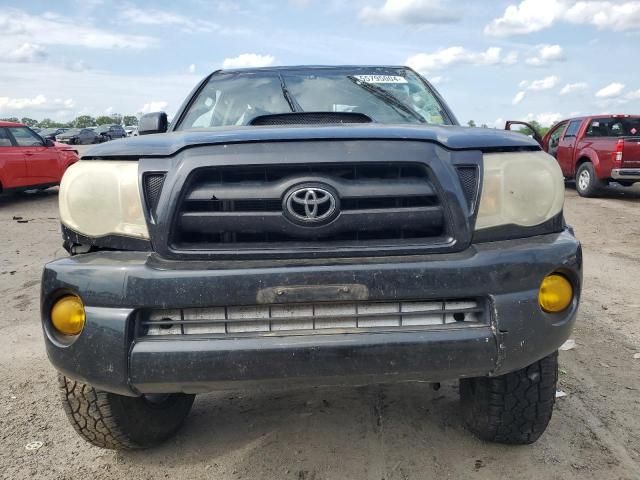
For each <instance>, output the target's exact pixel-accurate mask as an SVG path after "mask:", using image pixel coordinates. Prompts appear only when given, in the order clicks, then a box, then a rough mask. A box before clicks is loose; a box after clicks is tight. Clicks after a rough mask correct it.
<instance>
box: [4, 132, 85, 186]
mask: <svg viewBox="0 0 640 480" xmlns="http://www.w3.org/2000/svg"><path fill="white" fill-rule="evenodd" d="M77 161H78V152H77V151H76V150H75V149H73V148H71V147H69V146H67V145H62V144H59V143H54V142H53V141H51V140H44V139H43V138H42V137H40V136H39V135H38V134H37V133H35V132H34V131H33V130H31V129H30V128H29V127H27V126H26V125H23V124H21V123H14V122H0V192H10V191H20V190H29V189H33V188H48V187H51V186H53V185H58V184H59V183H60V179H61V178H62V175H63V174H64V172H65V171H66V170H67V168H68V167H69V166H70V165H72V164H74V163H75V162H77Z"/></svg>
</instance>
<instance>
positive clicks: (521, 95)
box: [511, 90, 526, 105]
mask: <svg viewBox="0 0 640 480" xmlns="http://www.w3.org/2000/svg"><path fill="white" fill-rule="evenodd" d="M525 95H526V92H525V91H524V90H520V91H519V92H518V93H516V96H515V97H513V100H511V103H512V104H513V105H518V104H519V103H520V102H522V100H524V96H525Z"/></svg>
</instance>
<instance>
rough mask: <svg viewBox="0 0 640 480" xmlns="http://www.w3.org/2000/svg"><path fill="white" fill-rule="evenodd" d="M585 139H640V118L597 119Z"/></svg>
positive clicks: (590, 125) (592, 123) (592, 122)
mask: <svg viewBox="0 0 640 480" xmlns="http://www.w3.org/2000/svg"><path fill="white" fill-rule="evenodd" d="M585 137H589V138H594V137H614V138H615V137H640V118H618V117H609V118H595V119H593V120H592V121H591V123H590V124H589V128H588V129H587V132H586V134H585Z"/></svg>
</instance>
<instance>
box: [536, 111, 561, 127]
mask: <svg viewBox="0 0 640 480" xmlns="http://www.w3.org/2000/svg"><path fill="white" fill-rule="evenodd" d="M563 118H565V117H564V115H562V114H561V113H557V112H544V113H529V114H528V115H527V117H526V121H527V122H530V121H532V120H535V121H536V122H538V123H539V124H540V125H542V126H543V127H549V126H551V125H553V124H555V123H558V122H559V121H560V120H562V119H563Z"/></svg>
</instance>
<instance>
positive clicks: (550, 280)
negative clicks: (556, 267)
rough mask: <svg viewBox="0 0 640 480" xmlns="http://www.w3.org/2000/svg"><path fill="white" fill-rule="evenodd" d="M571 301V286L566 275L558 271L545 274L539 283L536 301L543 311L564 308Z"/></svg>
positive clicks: (558, 310)
mask: <svg viewBox="0 0 640 480" xmlns="http://www.w3.org/2000/svg"><path fill="white" fill-rule="evenodd" d="M572 301H573V287H572V286H571V282H569V280H567V278H566V277H564V276H563V275H560V274H558V273H553V274H551V275H547V276H546V277H544V280H542V284H540V291H539V292H538V303H540V307H541V308H542V310H544V311H545V312H549V313H558V312H562V311H563V310H566V309H567V308H568V307H569V305H571V302H572Z"/></svg>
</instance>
